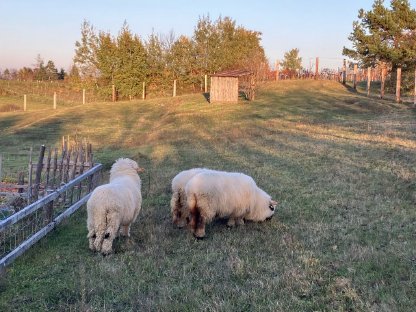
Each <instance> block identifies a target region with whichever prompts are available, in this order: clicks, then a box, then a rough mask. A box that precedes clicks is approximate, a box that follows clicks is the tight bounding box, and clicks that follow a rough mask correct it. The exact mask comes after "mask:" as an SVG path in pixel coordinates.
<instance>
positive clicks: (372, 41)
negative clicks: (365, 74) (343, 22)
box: [343, 0, 416, 70]
mask: <svg viewBox="0 0 416 312" xmlns="http://www.w3.org/2000/svg"><path fill="white" fill-rule="evenodd" d="M358 19H359V20H358V21H354V23H353V31H352V33H351V35H350V36H349V37H348V39H349V40H350V41H351V42H352V46H353V48H352V49H350V48H346V47H344V48H343V54H344V55H346V56H348V57H350V58H352V59H354V60H357V61H358V62H359V63H360V64H361V65H362V66H365V67H369V66H376V65H381V66H390V67H392V68H393V69H395V68H398V67H400V68H403V69H404V70H406V69H410V68H412V69H413V68H414V66H415V60H416V31H415V29H416V11H415V10H414V9H412V8H411V7H410V4H409V1H407V0H391V1H390V8H386V7H385V6H384V1H383V0H375V1H374V4H373V6H372V10H370V11H364V10H363V9H360V10H359V12H358Z"/></svg>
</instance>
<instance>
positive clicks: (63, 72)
mask: <svg viewBox="0 0 416 312" xmlns="http://www.w3.org/2000/svg"><path fill="white" fill-rule="evenodd" d="M65 77H66V72H65V70H64V69H63V68H61V70H60V71H59V73H58V80H65Z"/></svg>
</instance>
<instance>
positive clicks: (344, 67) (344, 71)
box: [342, 59, 347, 85]
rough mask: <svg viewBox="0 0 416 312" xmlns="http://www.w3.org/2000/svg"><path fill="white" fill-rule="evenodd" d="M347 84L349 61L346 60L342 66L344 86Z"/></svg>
mask: <svg viewBox="0 0 416 312" xmlns="http://www.w3.org/2000/svg"><path fill="white" fill-rule="evenodd" d="M346 83H347V60H346V59H344V63H343V65H342V84H344V85H345V84H346Z"/></svg>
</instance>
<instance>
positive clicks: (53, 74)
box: [45, 60, 58, 80]
mask: <svg viewBox="0 0 416 312" xmlns="http://www.w3.org/2000/svg"><path fill="white" fill-rule="evenodd" d="M45 72H46V77H47V80H57V79H58V70H57V69H56V67H55V64H54V62H52V61H51V60H49V61H48V63H47V64H46V66H45Z"/></svg>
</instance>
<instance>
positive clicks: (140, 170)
mask: <svg viewBox="0 0 416 312" xmlns="http://www.w3.org/2000/svg"><path fill="white" fill-rule="evenodd" d="M136 171H137V173H141V172H145V171H146V170H144V168H142V167H138V168H137V169H136Z"/></svg>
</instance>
